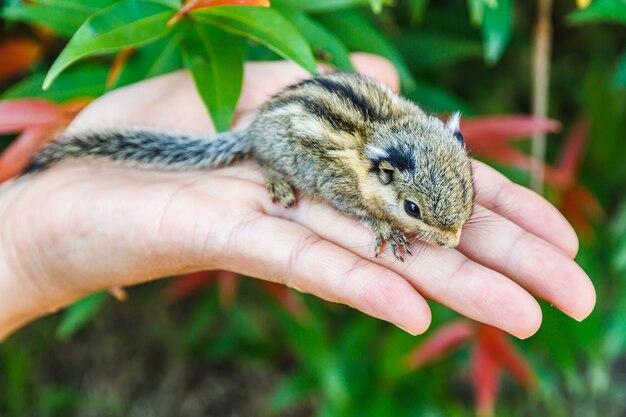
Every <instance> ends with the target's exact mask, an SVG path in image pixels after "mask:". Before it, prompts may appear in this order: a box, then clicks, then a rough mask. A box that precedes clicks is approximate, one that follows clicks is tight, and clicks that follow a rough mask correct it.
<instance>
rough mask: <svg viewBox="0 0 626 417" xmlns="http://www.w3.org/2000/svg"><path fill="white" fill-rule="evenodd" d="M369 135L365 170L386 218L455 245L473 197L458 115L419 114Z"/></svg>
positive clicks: (411, 232)
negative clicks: (372, 180)
mask: <svg viewBox="0 0 626 417" xmlns="http://www.w3.org/2000/svg"><path fill="white" fill-rule="evenodd" d="M371 139H372V140H371V142H370V144H369V145H368V147H367V149H366V154H367V157H368V158H369V160H370V163H371V165H370V166H371V168H370V175H372V176H375V177H376V180H377V181H378V183H379V184H380V187H382V189H381V190H380V191H381V192H380V194H379V195H380V197H381V198H380V199H379V202H380V204H382V205H384V207H381V209H382V210H383V211H384V212H385V213H386V214H387V215H389V216H390V221H391V222H392V223H393V224H394V225H395V226H396V227H398V228H399V229H400V230H402V231H403V232H404V233H406V234H407V235H409V236H410V235H413V236H416V237H418V238H419V239H420V240H422V241H424V242H426V243H429V244H432V245H436V246H441V247H455V246H456V245H457V244H458V243H459V239H460V236H461V229H462V227H463V225H464V224H465V222H466V221H467V219H468V218H469V217H470V215H471V213H472V206H473V201H474V185H473V181H472V169H471V159H470V157H469V156H468V154H467V151H466V149H465V143H464V139H463V136H462V135H461V133H460V131H459V115H458V114H455V115H453V116H452V117H451V118H450V120H449V121H448V123H446V124H444V123H443V122H442V121H441V120H439V119H437V118H435V117H433V116H429V115H426V114H423V115H420V117H416V118H413V119H411V120H407V119H405V120H403V121H399V122H398V123H397V124H393V125H386V126H384V127H382V126H381V128H380V129H377V131H376V132H374V133H373V134H372V138H371Z"/></svg>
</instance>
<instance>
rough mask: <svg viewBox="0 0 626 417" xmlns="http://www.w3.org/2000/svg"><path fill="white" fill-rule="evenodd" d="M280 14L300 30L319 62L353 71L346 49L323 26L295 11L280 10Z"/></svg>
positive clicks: (348, 52)
mask: <svg viewBox="0 0 626 417" xmlns="http://www.w3.org/2000/svg"><path fill="white" fill-rule="evenodd" d="M280 12H281V13H282V14H283V15H284V16H285V17H286V18H287V19H289V21H290V22H291V23H293V24H294V26H296V27H297V28H298V29H300V32H301V33H302V35H304V37H305V38H306V40H307V42H308V43H309V45H311V47H312V48H313V51H314V52H315V54H316V55H317V56H318V57H319V58H320V59H321V60H323V61H327V62H329V63H330V64H332V65H333V66H335V67H337V68H339V69H342V70H345V71H354V67H353V66H352V62H351V61H350V51H348V47H347V46H346V45H345V44H344V43H343V42H342V41H341V40H340V39H338V38H337V37H336V36H335V35H334V34H332V33H331V32H330V31H328V30H327V29H326V28H324V26H322V25H320V24H319V23H317V22H316V21H314V20H313V19H311V18H310V17H308V16H307V15H306V14H305V13H302V12H299V11H296V10H295V9H290V8H281V9H280Z"/></svg>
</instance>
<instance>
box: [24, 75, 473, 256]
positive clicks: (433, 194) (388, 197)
mask: <svg viewBox="0 0 626 417" xmlns="http://www.w3.org/2000/svg"><path fill="white" fill-rule="evenodd" d="M457 123H458V120H457V119H453V121H452V122H451V123H450V124H449V125H445V124H444V123H443V122H441V121H440V120H439V119H437V118H435V117H433V116H430V115H428V114H426V113H424V112H423V111H422V110H421V109H420V108H419V107H417V106H416V105H414V104H412V103H410V102H409V101H407V100H404V99H403V98H401V97H399V96H397V95H396V94H395V93H393V92H392V91H391V90H390V89H389V88H387V87H385V86H383V85H381V84H379V83H377V82H375V81H373V80H370V79H367V78H364V77H362V76H359V75H356V74H346V73H335V74H329V75H322V76H319V77H316V78H313V79H311V80H306V81H303V82H301V83H299V84H296V85H293V86H291V87H289V88H287V89H285V90H283V91H282V92H280V93H279V94H277V95H276V96H274V97H272V98H271V99H270V100H269V101H268V102H267V103H266V104H265V105H263V106H262V107H261V109H260V111H259V113H258V115H257V117H256V119H255V120H254V122H253V123H252V124H251V126H250V127H249V128H247V129H246V130H243V131H238V132H229V133H224V134H220V135H217V136H216V137H213V138H204V137H191V136H189V135H178V134H172V133H164V132H154V131H141V130H126V131H123V130H122V131H97V132H86V133H82V134H73V135H70V136H63V137H61V138H60V139H59V140H57V141H55V142H54V143H52V144H50V145H49V146H47V147H46V148H44V149H43V150H42V151H41V152H40V153H39V154H38V155H37V156H36V157H35V158H34V159H33V161H32V164H31V165H30V166H29V168H28V169H27V170H26V172H35V171H39V170H42V169H45V168H47V167H49V166H51V165H53V164H55V163H57V162H60V161H62V160H65V159H69V158H100V159H109V160H112V161H118V162H123V163H131V164H135V165H138V166H149V167H158V168H163V169H197V168H213V167H218V166H222V165H227V164H230V163H233V162H234V161H237V160H239V159H242V158H245V157H253V158H255V159H256V160H257V161H258V162H259V163H260V165H261V168H262V169H263V171H264V172H265V174H266V177H267V185H268V191H269V193H270V195H271V196H272V198H273V199H274V200H276V201H279V202H280V203H282V204H283V205H285V206H287V207H289V206H291V205H293V204H295V202H296V200H295V194H294V192H293V188H296V189H299V190H301V191H302V192H304V193H306V194H308V195H309V196H311V197H313V198H316V199H318V200H321V201H325V202H327V203H329V204H331V205H332V206H333V207H335V208H336V209H338V210H339V211H341V212H343V213H345V214H347V215H349V216H351V217H353V218H356V219H358V220H360V221H362V222H363V223H364V224H366V225H367V226H368V227H369V228H370V229H371V230H372V231H373V233H374V235H375V236H376V242H377V247H376V253H377V254H378V251H379V250H380V247H381V245H382V243H383V242H384V241H387V242H388V243H389V244H390V245H391V247H392V249H393V251H394V254H395V255H396V257H398V258H400V259H402V253H401V252H402V250H404V251H405V252H409V246H408V245H409V242H410V241H409V239H407V237H406V236H409V237H417V238H419V239H421V240H423V241H425V242H427V243H430V244H434V245H439V246H445V247H452V246H455V245H456V244H457V243H458V240H459V236H460V232H461V228H462V226H463V225H464V224H465V222H466V221H467V219H468V218H469V216H470V214H471V212H472V204H473V199H474V189H473V183H472V172H471V165H470V158H469V157H468V155H467V153H466V151H465V147H464V145H463V144H462V143H460V142H459V139H458V138H459V137H460V136H459V133H458V127H457V126H456V124H457ZM409 203H414V205H411V204H410V205H409V206H410V207H415V206H417V207H418V208H419V216H415V213H416V212H414V213H413V216H412V215H409V214H408V213H409V212H407V211H406V210H405V207H406V204H409ZM409 253H410V252H409Z"/></svg>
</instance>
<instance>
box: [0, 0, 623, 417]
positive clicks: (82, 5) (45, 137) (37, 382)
mask: <svg viewBox="0 0 626 417" xmlns="http://www.w3.org/2000/svg"><path fill="white" fill-rule="evenodd" d="M232 5H236V6H232ZM268 6H269V7H268ZM0 16H1V17H0V150H1V151H2V154H1V155H0V180H2V181H4V180H7V179H9V178H11V177H13V176H14V175H16V173H18V172H19V171H20V169H21V168H22V167H23V166H24V164H25V163H26V161H27V160H28V158H29V156H30V155H31V154H32V153H33V152H34V151H35V150H36V149H38V148H39V147H40V146H42V145H43V144H44V143H45V142H47V141H49V140H50V139H51V137H52V136H53V135H54V133H55V132H57V131H59V130H60V129H62V128H63V127H64V126H66V125H67V124H68V123H69V122H70V121H71V119H72V117H73V116H74V115H75V114H76V113H77V112H78V111H80V109H81V108H83V107H84V106H85V105H86V104H88V103H89V101H90V100H93V99H94V98H96V97H98V96H99V95H102V94H104V93H105V92H106V91H109V90H111V89H114V88H117V87H120V86H123V85H126V84H129V83H133V82H136V81H140V80H143V79H146V78H150V77H153V76H157V75H160V74H163V73H166V72H169V71H173V70H177V69H179V68H183V67H187V68H190V70H191V71H192V74H193V76H194V78H195V79H206V77H213V78H212V79H211V80H212V82H214V83H217V84H219V85H223V86H224V88H225V89H227V90H228V94H225V95H224V97H226V98H223V99H222V101H219V102H218V101H216V100H217V99H216V98H215V97H211V95H208V94H204V95H203V98H204V100H205V104H206V106H207V110H208V112H209V114H210V115H211V117H212V118H213V121H214V123H215V125H216V126H217V127H218V128H219V129H221V130H224V129H227V128H228V126H229V124H230V121H231V118H232V115H233V113H232V110H231V111H230V112H228V111H226V112H224V111H217V110H216V109H217V108H218V107H219V108H222V109H223V108H224V107H226V108H227V109H234V106H235V104H236V99H237V97H238V94H239V90H240V85H239V84H240V83H238V82H237V80H240V79H241V71H242V68H241V67H242V61H243V60H273V59H289V60H293V61H295V62H297V63H298V64H300V65H302V66H303V67H305V68H307V69H309V70H311V71H313V70H314V68H315V61H322V62H326V63H329V64H330V65H333V66H335V67H337V68H339V69H342V70H351V69H352V68H351V65H350V62H349V60H348V53H349V51H366V52H371V53H376V54H380V55H383V56H385V57H387V58H388V59H390V60H391V61H392V62H393V63H394V64H395V65H396V67H397V68H398V70H399V72H400V75H401V78H402V87H403V94H404V95H406V96H407V97H409V98H410V99H411V100H413V101H415V102H417V103H419V104H421V105H422V106H424V107H425V108H426V109H428V110H429V111H432V112H437V113H442V114H445V113H449V112H452V111H456V110H461V111H463V117H464V118H463V124H462V130H463V132H464V134H465V137H466V140H467V143H468V146H469V148H470V150H471V151H472V152H473V154H474V156H475V157H476V158H479V159H482V160H485V161H486V162H488V163H489V164H491V165H492V166H494V167H496V168H497V169H499V170H500V171H501V172H503V173H504V174H506V175H507V176H508V177H509V178H511V179H513V180H514V181H516V182H518V183H520V184H523V185H527V186H532V187H533V188H534V189H536V190H538V191H539V192H542V193H543V194H544V195H545V196H546V197H547V198H548V199H550V201H552V202H553V203H554V204H555V205H556V206H557V207H558V208H559V209H560V210H561V211H562V212H563V213H564V214H565V216H566V217H567V218H568V219H569V221H570V222H571V223H572V224H573V225H574V227H575V228H576V230H577V232H578V233H579V235H580V238H581V248H580V252H579V254H578V257H577V261H578V262H579V263H580V265H581V266H582V267H583V268H584V269H585V270H586V271H587V273H588V274H589V276H590V277H591V278H592V280H593V281H594V284H595V286H596V290H597V293H598V301H597V306H596V309H595V311H594V313H593V314H592V315H591V316H590V317H589V318H588V319H586V320H585V321H584V322H582V323H578V322H575V321H573V320H571V319H569V318H567V317H565V316H564V315H563V314H562V313H560V312H559V311H557V310H556V309H554V308H552V307H551V306H549V305H547V304H545V303H544V304H542V308H543V313H544V320H543V325H542V327H541V329H540V330H539V332H538V333H537V334H536V335H535V336H533V337H532V338H530V339H528V340H525V341H519V340H516V339H514V338H511V337H509V336H508V335H505V334H503V333H502V332H500V331H499V330H496V329H494V328H491V327H488V326H484V325H479V324H477V323H473V322H470V321H469V320H466V319H463V318H461V317H459V316H458V315H457V314H456V313H453V312H451V311H449V310H448V309H446V308H443V307H441V306H438V305H435V304H433V305H432V309H433V316H434V320H433V325H432V328H431V330H429V331H428V332H427V333H426V334H425V335H423V336H418V337H412V336H409V335H407V334H405V333H404V332H402V331H401V330H399V329H397V328H395V327H394V326H391V325H389V324H387V323H382V322H379V321H377V320H374V319H372V318H369V317H367V316H365V315H363V314H361V313H358V312H356V311H353V310H352V309H350V308H348V307H345V306H339V305H334V304H330V303H326V302H323V301H320V300H318V299H315V298H313V297H309V296H303V295H301V294H298V293H295V292H293V291H290V290H287V289H285V288H283V287H280V286H275V285H272V284H267V283H263V282H260V281H257V280H254V279H250V278H244V277H238V276H236V275H234V274H231V273H228V272H222V271H215V272H206V273H197V274H193V275H189V276H184V277H173V278H171V279H167V280H162V281H159V282H156V283H152V284H148V285H143V286H141V287H137V288H131V289H127V290H126V291H127V292H125V291H124V290H121V289H114V290H112V291H111V292H110V293H99V294H94V295H92V296H90V297H88V298H86V299H84V300H82V301H80V302H78V303H77V304H75V305H73V306H72V307H70V308H68V309H66V310H65V311H62V312H60V313H58V314H55V315H52V316H50V317H47V318H45V319H42V320H39V321H38V322H36V323H34V324H32V325H30V326H28V327H27V328H25V329H23V330H21V331H19V332H18V333H16V334H15V335H13V336H11V337H10V338H9V339H8V340H6V341H4V342H3V343H2V344H0V416H8V417H14V416H142V417H149V416H173V415H175V416H180V417H187V416H189V417H192V416H256V415H260V416H266V415H267V416H270V415H281V416H282V415H285V416H433V417H435V416H451V415H452V416H472V415H476V414H478V415H483V416H489V415H497V416H538V415H540V416H557V417H558V416H606V417H609V416H624V415H626V280H625V279H626V239H625V238H624V236H626V194H624V193H623V190H624V189H626V166H625V163H626V160H625V158H626V137H625V132H626V121H625V120H626V118H625V117H624V116H625V115H626V31H625V30H624V29H625V26H624V25H626V3H625V2H624V1H623V0H594V1H589V0H586V1H585V0H579V1H577V2H576V1H574V0H558V1H555V2H554V3H553V2H552V1H551V0H539V1H538V2H525V1H519V0H467V1H464V0H451V1H446V2H435V1H430V2H429V1H428V0H397V1H395V2H394V3H388V2H386V1H384V0H371V1H368V0H317V1H305V0H271V5H270V2H269V1H267V0H230V1H229V0H191V1H188V2H184V4H181V3H180V1H178V0H152V1H139V0H122V1H117V0H85V1H78V0H29V1H26V0H23V1H18V0H8V1H7V0H5V2H4V4H3V6H2V9H1V15H0ZM87 25H89V28H88V27H87ZM202 34H206V35H208V36H207V38H208V39H211V42H212V44H211V45H208V46H207V45H206V44H202V42H199V40H198V39H199V36H201V35H202ZM70 39H71V40H70ZM68 41H69V43H68ZM62 51H63V52H62ZM215 60H217V61H218V62H219V63H220V65H223V66H225V67H226V69H227V70H228V71H227V73H228V74H230V77H231V78H230V79H229V81H228V82H226V81H225V80H224V79H220V78H219V76H220V75H219V74H211V73H209V72H208V70H207V68H208V67H209V63H211V62H213V61H215ZM203 77H204V78H203ZM44 80H45V84H46V87H48V88H47V90H45V91H44V90H43V89H42V84H44ZM233 80H234V81H233ZM209 86H210V84H206V83H205V84H199V85H198V88H199V90H200V91H201V92H202V91H203V89H206V88H210V87H209ZM546 279H550V277H546ZM126 298H129V300H128V301H126V302H118V301H116V299H118V300H124V299H126Z"/></svg>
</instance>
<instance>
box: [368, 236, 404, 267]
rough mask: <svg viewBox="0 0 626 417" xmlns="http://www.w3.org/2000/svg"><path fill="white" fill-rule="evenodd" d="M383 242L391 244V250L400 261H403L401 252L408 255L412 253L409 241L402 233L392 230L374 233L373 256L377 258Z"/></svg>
mask: <svg viewBox="0 0 626 417" xmlns="http://www.w3.org/2000/svg"><path fill="white" fill-rule="evenodd" d="M384 242H387V244H389V246H391V250H392V251H393V254H394V256H395V257H396V259H399V260H400V261H402V262H404V256H402V252H404V253H406V254H408V255H413V254H412V253H411V250H410V249H409V245H408V243H409V241H408V239H407V238H406V237H405V236H404V234H402V233H401V232H398V231H392V232H391V233H379V234H377V235H376V245H375V247H374V257H376V258H378V255H380V251H381V248H382V246H383V243H384Z"/></svg>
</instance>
